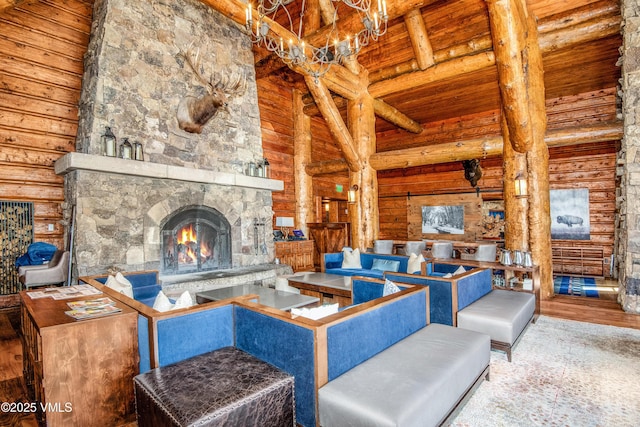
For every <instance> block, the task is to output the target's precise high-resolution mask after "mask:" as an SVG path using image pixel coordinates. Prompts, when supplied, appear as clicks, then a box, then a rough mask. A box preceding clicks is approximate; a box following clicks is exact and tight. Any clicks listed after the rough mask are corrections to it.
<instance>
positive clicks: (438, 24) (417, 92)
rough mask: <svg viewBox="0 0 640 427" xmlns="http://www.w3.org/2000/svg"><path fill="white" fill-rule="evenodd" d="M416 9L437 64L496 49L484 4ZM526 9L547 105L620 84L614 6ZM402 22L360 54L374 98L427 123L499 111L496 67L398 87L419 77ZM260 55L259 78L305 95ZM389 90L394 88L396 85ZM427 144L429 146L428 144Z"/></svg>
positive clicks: (380, 128) (473, 1) (603, 0)
mask: <svg viewBox="0 0 640 427" xmlns="http://www.w3.org/2000/svg"><path fill="white" fill-rule="evenodd" d="M300 3H301V2H299V1H295V2H292V4H290V9H291V11H292V15H293V16H295V15H296V14H297V13H298V9H297V8H296V6H298V7H299V4H300ZM412 3H416V4H425V6H424V7H422V8H421V9H420V15H421V16H422V19H423V21H424V24H425V28H426V31H427V34H428V38H429V41H430V43H431V45H432V49H433V52H434V58H435V63H436V66H438V65H439V64H445V63H451V59H454V58H464V57H468V56H470V55H474V54H480V53H483V52H491V51H492V46H491V35H490V29H489V18H488V13H487V6H486V3H485V1H484V0H460V1H455V2H451V1H442V0H438V1H422V2H417V1H415V2H412ZM307 4H313V2H307ZM527 5H528V7H529V10H530V11H531V12H532V13H533V14H534V16H536V17H537V21H538V31H539V34H540V36H539V38H540V44H541V48H542V52H543V61H544V71H545V89H546V99H547V100H550V99H555V98H561V97H569V96H575V95H578V94H581V93H588V92H592V91H597V90H602V89H606V88H612V87H615V86H616V85H617V82H618V79H619V78H620V70H619V67H618V65H617V62H618V59H619V51H618V48H619V47H620V45H621V37H620V34H619V31H620V29H619V27H620V10H619V4H618V2H617V1H611V0H600V1H590V0H568V1H562V2H558V1H554V0H529V1H527ZM405 16H406V15H405ZM405 16H399V17H396V18H395V19H392V20H390V21H389V29H388V32H387V34H386V35H384V36H383V37H381V38H380V39H379V41H378V42H373V43H371V44H370V45H369V46H367V47H366V48H364V49H363V50H362V52H361V53H360V55H359V56H358V61H359V63H360V64H361V65H362V66H363V67H364V68H365V69H367V70H368V72H369V77H370V80H371V82H372V85H371V86H370V91H371V92H373V93H374V96H376V97H378V98H379V99H381V100H382V101H384V102H385V103H387V104H389V105H391V106H392V107H395V108H396V109H397V110H399V111H400V112H401V113H403V114H405V115H406V116H408V117H409V118H411V119H413V120H414V121H416V122H417V123H420V124H423V125H424V124H428V123H434V122H439V121H444V120H448V119H452V118H456V117H464V116H468V115H473V114H478V113H481V112H486V111H493V110H499V109H500V93H499V90H498V81H497V71H496V67H495V65H491V66H485V67H481V68H479V69H477V70H472V71H470V72H466V73H462V72H460V73H457V74H458V75H456V76H454V77H451V78H447V79H442V80H440V79H437V80H435V81H432V82H429V83H426V84H420V85H411V84H409V85H407V84H405V83H401V82H400V78H402V72H399V71H398V70H400V69H404V70H407V72H414V74H416V72H418V71H419V69H418V68H417V65H416V60H415V58H416V55H415V53H414V48H413V46H412V43H411V40H410V37H409V32H408V30H407V24H406V19H405ZM255 54H256V55H255V57H256V67H257V68H256V72H257V76H258V77H259V78H265V77H268V76H274V75H275V76H278V77H279V78H283V79H284V80H286V81H289V82H292V84H293V85H295V86H296V87H298V88H299V89H300V90H302V91H303V92H307V89H306V86H305V85H304V82H303V79H302V77H301V76H299V75H297V74H296V73H294V72H293V71H291V70H288V69H287V68H286V67H283V66H282V65H281V64H278V63H277V61H271V62H269V61H266V60H264V58H265V57H268V55H267V53H266V52H265V51H264V49H261V48H256V49H255ZM274 64H275V65H274ZM389 77H391V78H393V77H396V80H398V81H399V83H398V87H402V89H401V90H394V89H393V88H391V89H390V88H389V87H388V86H389V83H388V82H384V80H385V78H389ZM381 85H386V86H387V87H386V88H385V89H384V90H383V91H382V92H383V94H382V95H381V96H377V95H376V94H375V92H376V89H377V88H378V86H381ZM391 86H392V87H393V83H392V84H391ZM336 98H337V99H336V103H337V105H338V106H340V109H341V112H342V113H343V115H344V114H345V107H344V105H345V104H346V103H344V102H342V100H341V99H339V97H337V96H336ZM305 100H306V103H307V107H306V109H305V112H307V113H308V114H312V115H318V112H317V109H314V108H313V99H312V97H310V96H309V97H306V98H305ZM395 130H397V126H395V125H393V124H392V123H389V122H387V121H385V120H384V119H382V118H377V120H376V132H377V133H378V135H379V139H381V140H383V139H384V138H380V136H381V135H382V134H384V132H390V131H395ZM401 132H403V133H404V132H405V131H401ZM407 134H408V133H407ZM407 136H409V134H408V135H407ZM395 141H396V142H395V144H394V143H383V146H381V144H380V143H379V144H378V151H387V150H396V149H401V148H405V147H406V146H405V145H404V142H403V138H401V137H400V138H395ZM423 144H425V145H428V144H429V141H428V139H426V140H424V142H423Z"/></svg>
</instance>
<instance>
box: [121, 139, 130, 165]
mask: <svg viewBox="0 0 640 427" xmlns="http://www.w3.org/2000/svg"><path fill="white" fill-rule="evenodd" d="M132 154H133V147H132V146H131V143H130V142H129V138H125V139H124V141H123V142H122V146H121V147H120V157H122V158H123V159H129V160H131V156H132Z"/></svg>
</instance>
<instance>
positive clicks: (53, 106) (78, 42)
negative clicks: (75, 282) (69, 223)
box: [0, 0, 93, 248]
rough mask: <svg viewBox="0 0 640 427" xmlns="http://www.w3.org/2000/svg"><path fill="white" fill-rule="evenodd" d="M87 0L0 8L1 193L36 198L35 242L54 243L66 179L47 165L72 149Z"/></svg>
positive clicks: (58, 238)
mask: <svg viewBox="0 0 640 427" xmlns="http://www.w3.org/2000/svg"><path fill="white" fill-rule="evenodd" d="M92 4H93V2H92V1H89V0H87V1H83V0H65V1H64V2H63V1H40V2H24V3H21V4H20V6H18V7H15V8H12V9H9V10H7V11H6V12H4V13H2V14H0V81H1V84H0V188H1V190H0V198H2V199H4V200H19V201H32V202H34V211H35V214H34V222H35V240H36V241H44V242H49V243H52V244H54V245H56V246H58V247H59V248H62V247H64V244H65V242H64V240H65V239H64V235H65V227H64V224H63V221H62V220H63V217H62V215H63V211H62V203H63V202H64V181H63V178H62V177H59V176H57V175H56V174H55V173H54V171H53V163H54V162H55V161H56V160H57V159H58V158H60V157H61V156H63V155H64V154H66V153H67V152H70V151H75V138H76V130H77V123H78V111H77V105H78V99H79V97H80V88H81V83H82V74H83V56H84V53H85V52H86V49H87V44H88V41H89V34H90V30H91V15H92ZM49 224H53V228H54V229H53V231H50V230H49Z"/></svg>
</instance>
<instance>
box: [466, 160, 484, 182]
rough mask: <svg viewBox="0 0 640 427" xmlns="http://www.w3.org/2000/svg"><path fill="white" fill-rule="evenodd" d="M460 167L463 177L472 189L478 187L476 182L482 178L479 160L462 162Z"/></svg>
mask: <svg viewBox="0 0 640 427" xmlns="http://www.w3.org/2000/svg"><path fill="white" fill-rule="evenodd" d="M462 167H463V168H464V177H465V179H466V180H467V181H469V183H470V184H471V186H472V187H476V186H477V185H478V181H480V178H482V169H481V168H480V160H478V159H471V160H463V161H462Z"/></svg>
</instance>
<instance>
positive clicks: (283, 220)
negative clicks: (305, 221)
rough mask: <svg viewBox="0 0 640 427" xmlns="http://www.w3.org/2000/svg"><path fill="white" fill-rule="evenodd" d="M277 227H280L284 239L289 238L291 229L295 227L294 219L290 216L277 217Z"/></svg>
mask: <svg viewBox="0 0 640 427" xmlns="http://www.w3.org/2000/svg"><path fill="white" fill-rule="evenodd" d="M276 227H280V231H282V234H283V235H284V239H285V240H287V239H288V237H289V227H293V218H292V217H290V216H278V217H276Z"/></svg>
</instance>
